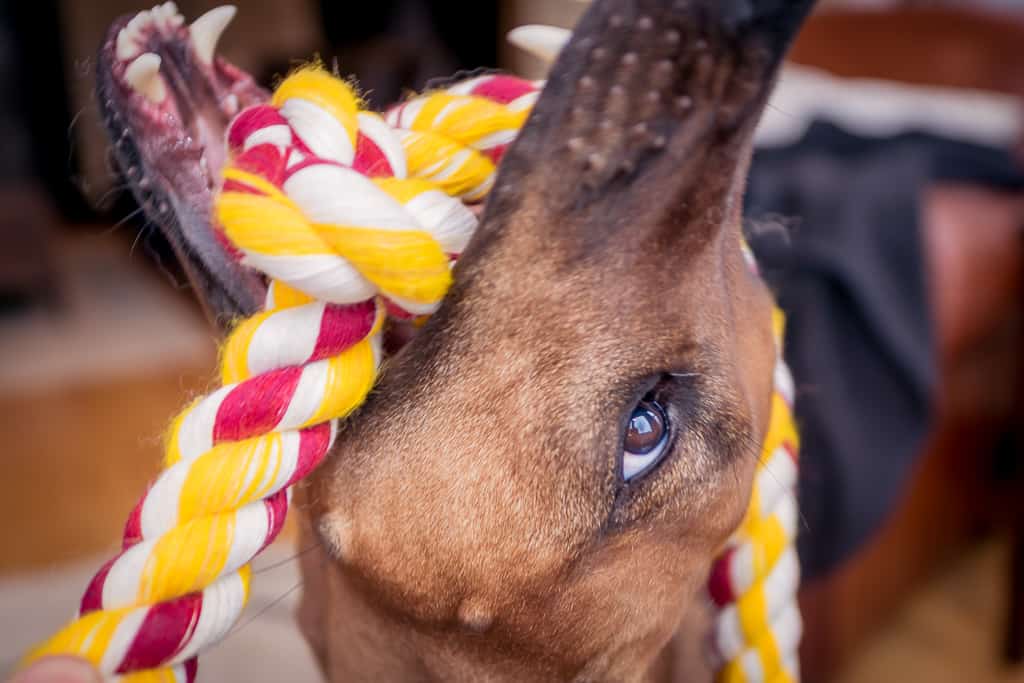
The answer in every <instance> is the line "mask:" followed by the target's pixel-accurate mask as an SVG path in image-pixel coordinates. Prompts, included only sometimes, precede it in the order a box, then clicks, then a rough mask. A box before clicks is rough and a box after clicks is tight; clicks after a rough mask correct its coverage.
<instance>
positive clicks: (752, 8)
mask: <svg viewBox="0 0 1024 683" xmlns="http://www.w3.org/2000/svg"><path fill="white" fill-rule="evenodd" d="M814 2H815V0H701V4H702V8H701V9H702V10H703V12H704V14H705V16H707V17H708V18H710V19H711V21H712V22H714V23H716V24H717V25H718V26H719V28H720V29H721V30H722V32H723V33H725V34H726V35H730V36H733V37H736V38H740V39H744V38H753V37H759V38H764V39H767V40H768V41H769V42H770V43H771V46H772V47H775V48H782V47H784V45H785V44H787V43H788V42H789V40H790V39H791V38H792V37H793V34H794V33H795V32H796V30H797V28H799V26H800V24H801V22H802V21H803V18H804V17H805V16H806V14H807V12H808V11H809V10H810V9H811V7H812V6H813V5H814Z"/></svg>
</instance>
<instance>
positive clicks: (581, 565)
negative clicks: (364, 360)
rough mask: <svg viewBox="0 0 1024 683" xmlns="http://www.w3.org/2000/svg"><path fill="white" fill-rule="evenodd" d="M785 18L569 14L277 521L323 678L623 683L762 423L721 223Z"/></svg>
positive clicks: (782, 43) (752, 304)
mask: <svg viewBox="0 0 1024 683" xmlns="http://www.w3.org/2000/svg"><path fill="white" fill-rule="evenodd" d="M809 4H810V3H809V2H786V1H783V0H772V1H768V2H750V1H743V0H731V1H729V2H717V1H712V0H703V1H698V0H690V1H688V2H682V1H677V2H672V1H671V0H630V1H628V2H623V1H622V0H617V1H616V0H605V1H602V2H598V3H597V4H595V6H593V7H592V8H591V10H590V11H589V12H588V14H587V15H586V17H585V18H584V20H583V21H582V23H581V25H580V26H579V27H578V29H577V32H576V35H575V37H574V39H573V41H572V42H571V43H570V44H569V45H568V46H567V47H566V49H565V50H564V51H563V53H562V56H561V58H560V59H559V61H558V63H557V64H556V66H555V68H554V70H553V72H552V74H551V77H550V80H549V82H548V85H547V87H546V89H545V92H544V94H543V95H542V97H541V99H540V100H539V102H538V104H537V106H536V109H535V111H534V113H533V114H532V116H531V119H530V122H529V123H528V125H527V127H526V129H524V131H523V132H522V134H521V136H520V138H519V140H518V141H517V142H516V143H515V144H514V146H513V147H512V149H511V150H510V151H509V153H508V154H507V156H506V158H505V161H504V163H503V167H502V170H501V173H500V176H499V179H498V181H497V184H496V187H495V189H494V191H493V193H492V196H491V198H490V201H489V204H488V207H487V209H486V212H485V215H484V218H483V222H482V225H481V227H480V231H479V233H478V235H477V236H476V237H475V238H474V240H473V242H472V244H471V245H470V246H469V248H468V249H467V251H466V252H465V253H464V254H463V255H462V257H461V259H460V261H459V264H458V266H457V268H456V271H455V281H456V284H455V286H454V288H453V289H452V291H451V293H450V294H449V296H448V298H447V299H446V301H445V303H444V305H443V306H442V308H441V310H440V311H439V312H438V313H437V314H436V315H435V316H434V317H433V318H432V319H431V320H430V322H429V323H428V324H427V326H426V327H425V328H424V330H423V331H422V334H420V335H419V336H418V337H417V338H416V339H414V340H413V341H412V342H411V343H409V344H408V345H407V346H406V347H405V348H404V349H403V350H402V351H401V352H400V353H398V354H397V355H396V356H395V357H393V358H392V359H391V360H390V361H389V362H388V363H387V365H386V367H385V371H384V373H383V376H382V378H381V380H380V382H379V384H378V387H377V389H376V390H375V391H374V392H373V394H372V395H371V397H370V399H369V401H368V402H367V404H366V405H365V406H364V408H362V409H361V410H360V411H359V413H358V414H357V415H356V416H354V417H353V418H352V419H351V420H350V421H349V422H348V423H347V424H346V425H344V426H343V429H342V431H341V433H340V435H339V438H338V441H337V444H336V446H335V448H334V450H333V452H332V454H331V456H330V457H329V459H328V461H327V462H325V463H324V465H323V466H322V467H321V468H320V469H319V470H318V471H317V472H316V473H315V474H314V476H313V477H311V479H310V480H309V481H308V483H307V485H306V486H305V488H304V490H303V491H302V492H301V494H300V499H301V501H302V506H303V507H304V508H305V510H306V515H308V521H309V527H308V530H309V531H308V533H307V540H315V541H316V542H317V544H318V546H319V547H318V549H317V550H316V551H315V552H313V553H307V554H305V555H304V556H303V569H304V581H305V596H304V600H303V608H302V625H303V628H304V631H305V633H306V634H307V636H308V637H309V639H310V641H311V643H312V645H313V648H314V650H315V651H316V652H317V654H318V656H319V658H320V660H321V663H322V664H323V666H324V668H325V671H326V673H327V675H328V676H329V678H331V679H332V680H556V679H558V680H561V679H575V680H633V679H638V678H641V677H643V676H644V675H645V672H648V671H649V670H650V668H651V666H652V665H653V663H654V661H655V659H656V657H657V653H658V652H659V651H660V650H662V648H663V647H664V645H665V643H666V642H667V641H668V640H669V639H670V638H671V636H672V634H673V633H674V632H675V630H676V629H677V627H678V625H679V622H680V619H681V617H682V615H683V614H684V613H685V611H686V609H687V607H688V605H690V604H691V603H692V602H693V600H694V596H695V595H696V594H697V590H698V588H699V587H700V585H701V584H702V582H703V581H704V580H705V578H706V575H707V570H708V565H709V563H710V561H711V559H712V558H713V556H714V553H715V552H716V550H717V549H718V548H719V547H720V546H721V544H722V543H723V542H724V540H725V539H726V538H727V536H728V535H729V533H730V532H731V531H732V530H733V529H734V528H735V526H736V525H737V524H738V523H739V521H740V518H741V516H742V514H743V512H744V509H745V506H746V503H747V497H748V495H749V489H750V485H751V478H752V475H753V471H754V465H755V462H756V458H757V456H758V454H759V444H760V441H761V438H762V436H763V433H764V430H765V428H766V424H767V420H768V411H769V403H770V395H771V370H772V366H773V363H774V358H775V349H774V346H773V342H772V336H771V331H770V309H771V303H770V297H769V295H768V293H767V292H766V290H765V288H764V286H763V284H762V283H761V282H760V281H759V280H758V279H757V277H756V276H755V275H754V274H752V273H751V272H750V271H749V269H748V268H747V267H746V266H745V264H744V259H743V256H742V254H741V251H740V243H739V235H740V229H739V227H740V221H741V198H742V190H743V178H744V175H745V171H746V166H747V161H748V157H749V153H750V137H751V133H752V129H753V127H754V125H755V123H756V121H757V118H758V116H759V114H760V110H761V107H762V105H763V102H764V100H765V97H766V95H767V93H768V91H769V89H770V84H771V81H772V78H773V76H774V72H775V69H776V68H777V65H778V62H779V60H780V58H781V55H782V53H783V52H784V50H785V47H786V44H787V43H788V41H789V39H790V37H791V36H792V34H793V33H794V31H795V29H796V27H797V26H798V24H799V22H800V20H801V19H802V17H803V15H804V14H805V13H806V11H807V8H808V6H809ZM115 81H116V79H115ZM176 94H178V93H176ZM178 95H179V96H180V97H184V98H186V99H187V98H188V94H187V93H185V92H182V93H180V94H178ZM111 102H113V106H114V107H115V108H116V107H120V108H124V107H125V106H126V105H125V103H124V99H123V98H120V97H119V96H118V95H117V94H116V92H115V94H114V95H113V96H112V97H111ZM125 118H126V117H125V116H124V115H123V114H122V115H121V117H120V120H121V121H123V120H124V119H125ZM122 130H125V128H124V126H123V124H121V127H120V128H116V127H115V131H116V132H117V133H118V134H120V132H121V131H122ZM140 131H141V134H144V132H145V127H144V126H143V127H141V128H137V129H134V130H133V131H132V132H131V135H138V134H140ZM141 156H142V157H143V161H146V156H147V152H146V151H142V153H141ZM148 163H149V165H151V166H154V167H159V164H158V163H157V161H156V160H151V161H149V162H148ZM170 184H171V185H172V187H171V189H170V190H169V191H175V190H174V187H173V185H174V181H173V180H171V181H170ZM165 191H168V190H165ZM179 218H180V217H179ZM191 227H192V228H195V226H191ZM172 229H177V230H181V231H183V232H186V233H187V232H189V230H190V228H188V227H184V226H179V227H178V228H172ZM207 229H208V226H207ZM198 231H199V232H202V230H201V229H198ZM221 277H224V278H226V279H231V278H233V277H235V274H233V272H232V271H231V270H230V269H225V270H224V271H223V274H222V276H221ZM212 300H213V304H212V305H213V306H214V307H215V308H218V307H220V309H221V312H222V313H224V312H225V311H224V310H223V309H224V307H225V306H227V307H228V308H230V307H231V306H237V305H238V304H237V301H238V300H239V297H238V296H229V297H221V298H220V299H217V298H216V297H213V299H212ZM218 301H220V304H218V303H217V302H218ZM224 302H227V303H226V304H225V303H224ZM226 312H227V313H230V312H231V311H230V310H227V311H226Z"/></svg>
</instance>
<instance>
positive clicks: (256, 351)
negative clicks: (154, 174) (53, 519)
mask: <svg viewBox="0 0 1024 683" xmlns="http://www.w3.org/2000/svg"><path fill="white" fill-rule="evenodd" d="M536 90H537V89H536V86H535V85H534V84H532V83H529V82H526V81H522V80H519V79H514V78H509V77H506V76H487V77H483V78H479V79H474V81H471V82H467V83H462V84H459V85H458V86H456V90H449V91H443V92H438V93H432V94H428V95H426V96H423V97H421V98H417V99H415V100H413V101H411V102H410V103H408V104H407V105H405V107H404V110H405V111H406V114H407V116H406V117H405V118H406V119H407V121H408V123H407V124H405V125H408V126H409V128H408V130H404V129H402V128H397V129H396V128H392V127H391V126H389V125H388V124H387V123H385V121H384V120H383V119H382V118H381V117H379V116H378V115H376V114H373V113H371V112H367V111H361V110H360V109H359V106H358V100H357V98H356V96H355V94H354V93H353V92H352V90H351V89H350V88H349V86H348V85H346V84H345V83H344V82H343V81H341V80H338V79H336V78H333V77H332V76H330V75H328V74H326V73H325V72H323V71H320V70H317V69H305V70H301V71H299V72H297V73H295V74H293V75H292V76H290V77H289V78H288V79H286V80H285V81H284V82H283V83H282V84H281V86H280V87H279V88H278V89H277V91H276V92H275V94H274V96H273V99H272V101H271V102H270V104H268V105H265V106H259V107H255V108H252V109H249V110H247V111H245V112H244V113H242V114H241V115H239V116H238V117H237V118H236V120H235V121H234V122H233V123H232V125H231V127H230V130H229V132H228V145H229V147H230V152H231V154H232V162H231V164H230V165H229V167H228V168H227V169H225V171H224V186H223V189H222V191H221V193H220V195H219V197H218V199H217V202H216V214H217V219H218V221H219V223H220V226H221V227H222V229H223V233H224V237H225V238H226V241H227V243H228V245H227V246H229V248H231V249H232V250H234V251H235V252H237V253H238V254H239V256H240V257H241V258H242V260H243V262H244V263H246V264H248V265H250V266H252V267H254V268H256V269H258V270H260V271H262V272H263V273H266V274H267V275H268V276H269V277H270V278H271V284H270V287H269V290H268V294H267V300H266V305H265V310H264V311H263V312H261V313H259V314H257V315H254V316H252V317H251V318H248V319H247V320H244V321H242V322H241V323H240V324H239V325H238V326H237V327H236V328H235V330H234V331H233V332H232V334H231V335H230V337H229V338H228V340H227V342H226V343H225V345H224V348H223V352H222V358H221V373H220V374H221V381H222V382H223V386H222V387H221V388H220V389H218V390H217V391H215V392H213V393H212V394H210V395H209V396H206V397H203V398H201V399H199V400H197V401H195V402H194V403H193V404H192V405H190V406H189V407H188V408H186V409H185V411H184V412H182V413H181V414H180V415H179V416H178V417H177V419H175V420H174V422H173V424H172V426H171V429H170V432H169V437H168V440H167V446H166V456H165V467H166V469H165V470H164V471H163V472H162V473H161V474H160V476H159V477H158V478H157V480H156V481H155V483H154V484H153V485H152V486H151V488H150V489H149V491H148V492H147V493H146V495H145V496H144V497H143V499H142V500H141V501H140V502H139V503H138V505H137V506H136V508H135V509H134V511H133V512H132V514H131V516H130V518H129V521H128V523H127V525H126V528H125V533H124V543H123V550H122V552H121V553H120V554H119V555H118V556H117V557H115V558H113V559H112V560H110V561H109V562H108V563H106V564H105V565H104V566H103V567H102V568H101V569H100V571H99V572H97V573H96V575H95V576H94V578H93V579H92V581H91V582H90V583H89V586H88V588H87V589H86V592H85V595H84V596H83V598H82V602H81V607H80V610H79V617H78V618H77V619H76V620H74V621H73V622H71V623H70V624H69V625H67V626H66V627H65V628H63V629H62V630H61V631H59V632H58V633H57V634H56V635H54V636H53V637H52V638H50V639H49V640H48V641H46V642H44V643H43V644H41V645H40V646H38V647H37V648H36V649H35V650H33V651H32V652H31V653H30V654H29V656H28V658H27V659H28V660H34V659H37V658H38V657H41V656H44V655H49V654H74V655H78V656H81V657H84V658H86V659H88V660H90V661H91V662H93V663H94V664H95V665H96V666H97V667H98V668H99V669H100V671H101V672H102V673H103V674H104V675H106V676H113V675H119V677H120V678H119V680H122V681H131V682H132V683H140V682H143V681H145V682H147V683H148V682H155V681H167V682H171V681H175V682H178V681H192V680H194V679H195V676H196V660H195V657H196V655H197V654H198V653H199V652H200V651H201V650H204V649H206V648H207V647H209V646H211V645H212V644H214V643H216V642H217V641H218V640H220V639H221V638H222V637H223V636H224V635H225V634H226V633H227V632H228V630H229V629H230V628H231V626H232V625H233V624H234V623H235V622H236V621H237V619H238V617H239V615H240V613H241V611H242V609H243V607H244V606H245V603H246V600H247V598H248V593H249V580H250V574H251V572H250V569H249V562H250V561H251V560H252V558H253V557H254V556H255V555H256V554H257V553H259V552H260V551H261V550H262V549H263V548H265V547H266V546H267V545H268V544H269V543H270V542H271V541H273V539H274V538H275V537H276V536H277V534H278V532H279V531H280V530H281V527H282V525H283V523H284V519H285V514H286V512H287V508H288V499H289V491H290V487H291V485H292V484H294V483H295V482H296V481H298V480H300V479H302V478H303V477H304V476H306V475H307V474H308V473H309V472H310V471H312V469H313V468H315V467H316V466H317V464H319V462H320V461H321V460H322V459H323V457H324V456H325V455H326V453H327V452H328V450H329V449H330V447H331V444H332V443H333V441H334V436H335V431H336V421H337V420H338V419H339V418H342V417H344V416H345V415H347V414H348V413H350V412H351V411H352V410H353V409H354V408H356V407H357V406H358V405H359V404H360V403H362V401H363V400H364V399H365V397H366V394H367V393H368V392H369V390H370V388H371V386H372V385H373V382H374V380H375V378H376V371H377V366H378V364H379V362H380V357H381V352H380V335H379V332H380V329H381V326H382V323H383V320H384V318H385V316H386V314H387V312H388V311H390V312H391V313H393V314H394V315H399V316H402V317H408V316H415V315H423V314H427V313H430V312H432V311H433V310H435V309H436V307H437V305H438V304H439V303H440V300H441V297H442V296H443V295H444V293H445V291H446V290H447V288H448V285H449V282H450V279H451V276H450V273H449V267H450V262H451V260H452V258H453V257H454V256H455V255H457V254H458V253H459V252H460V251H461V250H462V249H463V247H464V246H465V244H466V242H467V241H468V239H469V237H470V236H471V235H472V232H473V230H474V229H475V228H476V218H475V217H474V215H473V213H472V212H471V211H470V210H469V209H468V208H467V207H466V206H465V205H464V204H463V203H462V202H461V201H460V200H459V199H457V198H453V197H452V196H450V195H449V194H448V193H452V194H454V195H457V196H458V195H461V196H464V197H466V198H467V199H475V198H477V197H478V196H482V195H481V194H480V193H481V188H484V190H483V191H486V189H485V188H489V187H490V185H491V184H493V176H494V171H495V165H496V163H497V161H498V160H499V159H500V157H501V153H502V151H503V149H504V147H503V145H502V143H501V142H500V141H501V140H506V139H511V138H512V137H513V136H514V135H515V133H516V131H517V130H518V127H519V126H520V125H521V124H522V120H523V118H524V117H525V116H526V113H527V111H528V109H529V106H530V105H531V104H532V101H533V100H534V99H535V98H536ZM400 109H401V108H400ZM412 109H419V113H418V114H417V115H416V116H412V117H409V116H408V112H409V111H411V110H412ZM431 126H433V128H431ZM421 127H426V128H425V131H424V132H419V131H418V129H419V128H421Z"/></svg>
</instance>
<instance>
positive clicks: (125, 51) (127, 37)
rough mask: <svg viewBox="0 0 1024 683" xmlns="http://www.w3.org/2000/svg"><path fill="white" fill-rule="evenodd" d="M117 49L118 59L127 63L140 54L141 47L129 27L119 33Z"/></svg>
mask: <svg viewBox="0 0 1024 683" xmlns="http://www.w3.org/2000/svg"><path fill="white" fill-rule="evenodd" d="M115 49H116V54H117V58H118V59H120V60H122V61H125V62H127V61H128V60H129V59H131V58H132V57H134V56H135V55H137V54H138V53H139V46H138V45H137V44H136V42H135V34H134V33H133V32H131V31H129V30H128V27H127V26H126V27H125V28H123V29H121V30H120V31H118V33H117V47H116V48H115Z"/></svg>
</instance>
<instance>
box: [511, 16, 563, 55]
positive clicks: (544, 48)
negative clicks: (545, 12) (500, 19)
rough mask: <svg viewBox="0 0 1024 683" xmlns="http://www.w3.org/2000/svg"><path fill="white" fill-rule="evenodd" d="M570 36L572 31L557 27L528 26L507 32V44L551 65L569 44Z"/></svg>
mask: <svg viewBox="0 0 1024 683" xmlns="http://www.w3.org/2000/svg"><path fill="white" fill-rule="evenodd" d="M571 35H572V31H570V30H569V29H565V28H559V27H558V26H545V25H543V24H528V25H526V26H519V27H517V28H514V29H512V30H511V31H509V32H508V42H510V43H512V44H513V45H515V46H516V47H519V48H522V49H523V50H526V51H527V52H529V53H530V54H532V55H534V56H535V57H539V58H540V59H542V60H543V61H545V62H547V63H551V62H553V61H555V58H556V57H558V53H559V52H561V51H562V48H563V47H565V44H566V43H568V42H569V37H570V36H571Z"/></svg>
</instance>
